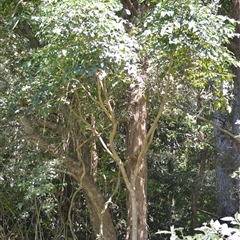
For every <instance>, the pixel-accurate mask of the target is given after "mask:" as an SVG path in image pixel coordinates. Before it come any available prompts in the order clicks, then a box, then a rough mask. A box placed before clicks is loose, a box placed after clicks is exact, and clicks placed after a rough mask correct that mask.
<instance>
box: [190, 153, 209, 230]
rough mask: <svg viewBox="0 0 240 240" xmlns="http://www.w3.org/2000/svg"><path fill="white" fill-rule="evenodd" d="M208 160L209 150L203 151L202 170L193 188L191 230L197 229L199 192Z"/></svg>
mask: <svg viewBox="0 0 240 240" xmlns="http://www.w3.org/2000/svg"><path fill="white" fill-rule="evenodd" d="M206 160H207V150H203V151H202V153H201V159H200V170H199V176H198V179H197V181H196V183H195V186H194V188H193V192H192V217H191V228H192V230H194V228H196V227H197V205H198V196H199V191H200V189H201V187H202V183H203V179H204V174H205V165H206Z"/></svg>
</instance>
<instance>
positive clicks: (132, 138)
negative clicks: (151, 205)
mask: <svg viewBox="0 0 240 240" xmlns="http://www.w3.org/2000/svg"><path fill="white" fill-rule="evenodd" d="M143 96H144V90H143V89H141V88H140V87H139V86H137V87H136V88H135V89H133V91H132V93H131V96H130V102H129V109H128V111H129V121H128V136H127V174H128V178H129V180H130V184H131V189H132V191H131V192H130V191H129V192H128V197H127V233H126V240H127V239H128V240H130V239H131V240H137V239H138V240H144V239H148V229H147V160H146V156H144V157H142V158H141V159H140V158H139V157H138V156H139V153H140V151H141V147H142V144H143V141H144V139H145V137H146V122H147V109H146V108H147V107H146V101H145V99H144V97H143Z"/></svg>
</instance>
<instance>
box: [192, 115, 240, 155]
mask: <svg viewBox="0 0 240 240" xmlns="http://www.w3.org/2000/svg"><path fill="white" fill-rule="evenodd" d="M196 118H197V119H199V120H201V121H203V122H206V123H208V124H210V125H212V126H213V127H215V128H216V129H217V130H219V131H220V132H222V133H224V134H226V135H227V136H229V137H230V138H231V139H232V140H233V142H234V143H235V144H236V146H237V148H238V150H239V151H240V140H239V139H238V138H237V137H236V136H235V135H233V134H232V133H231V132H229V131H227V130H226V129H223V128H221V127H219V126H217V125H216V124H214V123H213V122H212V121H209V120H207V119H206V118H204V117H201V116H199V115H198V116H196Z"/></svg>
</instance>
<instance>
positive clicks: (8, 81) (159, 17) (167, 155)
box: [0, 0, 239, 240]
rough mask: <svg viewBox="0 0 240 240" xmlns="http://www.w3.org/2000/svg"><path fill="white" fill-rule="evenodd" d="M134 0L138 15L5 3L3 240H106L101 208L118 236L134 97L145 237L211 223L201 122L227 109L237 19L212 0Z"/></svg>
mask: <svg viewBox="0 0 240 240" xmlns="http://www.w3.org/2000/svg"><path fill="white" fill-rule="evenodd" d="M122 2H125V1H122ZM132 2H133V3H136V2H135V1H132ZM138 4H139V5H138V9H137V8H136V9H137V12H138V13H137V14H136V16H134V14H135V13H134V11H133V10H132V9H127V7H126V6H125V5H124V4H122V3H121V2H120V1H117V0H111V1H104V0H102V1H89V0H81V1H77V0H68V1H67V0H61V1H58V0H31V1H24V0H23V1H8V0H2V1H1V2H0V16H1V19H0V47H1V49H2V54H1V56H0V108H1V111H0V134H1V139H0V149H1V152H0V189H1V191H0V210H1V211H0V236H1V238H2V239H30V240H31V239H93V238H94V236H95V237H96V236H98V237H99V239H102V238H101V237H102V236H103V235H104V234H105V232H104V231H105V230H104V227H105V226H102V225H104V222H103V221H104V220H108V221H109V218H108V212H107V211H108V210H109V216H111V220H112V221H110V222H111V223H113V226H114V229H115V230H116V233H117V234H116V235H117V238H118V239H123V238H124V237H125V236H126V229H127V228H128V227H129V226H128V225H129V223H128V220H127V212H128V211H129V205H128V203H126V199H128V195H129V192H130V193H131V191H129V186H128V178H127V176H128V177H129V175H128V174H129V173H128V171H129V170H128V166H127V165H128V164H129V159H128V151H129V150H128V149H127V143H128V141H129V139H128V137H129V131H130V130H129V129H128V125H127V122H129V119H130V120H131V119H134V118H135V117H136V115H131V112H130V110H129V109H130V108H129V105H131V104H133V105H134V103H136V105H137V103H138V99H139V98H142V99H144V101H145V102H146V104H147V115H148V120H147V124H146V125H147V127H146V132H147V133H146V138H145V139H144V141H143V144H142V149H143V150H141V152H140V155H141V156H142V157H144V156H146V159H147V165H148V178H147V179H145V180H144V184H146V185H147V188H148V199H147V206H148V219H147V224H148V231H149V236H150V237H151V239H159V235H157V234H156V232H157V231H158V229H165V230H167V229H169V227H170V226H172V225H174V226H184V227H185V231H186V232H187V233H190V232H192V230H193V228H195V227H196V224H198V225H199V224H201V223H203V222H205V221H210V219H212V218H217V206H216V203H217V201H216V193H215V192H216V190H215V174H214V139H213V130H212V126H211V124H212V122H211V121H209V120H207V119H211V118H212V114H213V112H214V111H217V110H219V111H222V112H223V113H224V112H226V113H227V112H231V101H232V95H231V94H232V88H233V82H232V73H231V68H230V67H231V66H236V67H237V66H238V64H239V63H238V61H237V60H236V59H235V57H234V55H233V54H232V53H231V52H230V51H229V50H228V48H227V47H226V46H227V44H229V41H230V40H231V39H233V38H234V37H236V34H235V21H234V20H233V19H230V18H228V17H227V16H223V15H218V10H219V8H218V7H219V6H218V3H217V2H216V1H203V2H202V1H195V0H183V1H173V0H163V1H153V0H151V1H139V3H138ZM220 13H221V11H220ZM132 96H134V98H133V99H131V100H130V98H131V97H132ZM138 114H139V115H141V112H139V113H138ZM201 119H203V122H202V121H200V120H201ZM115 123H116V126H115ZM206 123H207V124H206ZM144 154H145V155H144ZM146 171H147V170H146ZM125 173H126V175H125ZM85 179H87V180H85ZM129 179H131V177H129ZM147 180H148V181H147ZM129 182H130V183H131V181H130V180H129ZM88 184H89V185H90V186H89V185H88ZM133 189H134V188H133ZM95 190H96V191H95ZM91 191H92V192H91ZM93 191H95V192H93ZM94 194H96V195H97V196H94ZM130 195H131V194H130ZM94 199H95V201H96V202H94ZM99 199H100V200H99ZM102 200H103V204H102ZM99 202H100V203H99ZM98 203H99V205H101V204H102V205H101V206H98ZM93 206H94V207H96V209H94V208H93ZM99 209H100V210H99ZM107 209H108V210H107ZM98 210H99V212H98V213H97V211H98ZM105 212H106V214H105V215H106V216H105V215H104V214H103V213H105ZM95 215H96V216H97V217H96V218H95ZM102 215H103V216H104V217H106V219H102V217H101V216H102ZM98 221H99V222H98ZM95 224H96V225H100V226H97V227H96V225H95ZM211 226H213V227H212V228H216V226H217V227H218V228H220V227H219V226H218V225H217V223H215V225H214V224H213V223H211ZM107 227H109V229H110V228H111V226H110V225H109V226H107ZM201 230H203V231H204V232H207V234H208V233H209V232H208V230H209V228H207V227H205V228H201ZM96 231H97V232H96ZM174 231H175V230H174V228H172V238H171V239H178V238H174V234H175V232H174ZM209 231H210V232H211V231H212V230H211V229H210V230H209ZM216 231H218V229H216ZM164 233H167V232H164ZM211 234H212V232H211ZM224 235H225V234H224ZM207 236H209V235H207ZM214 236H215V235H214ZM112 239H113V240H114V239H115V238H112ZM186 239H189V238H186ZM195 239H205V238H199V236H198V238H197V237H196V238H195ZM206 239H208V238H206Z"/></svg>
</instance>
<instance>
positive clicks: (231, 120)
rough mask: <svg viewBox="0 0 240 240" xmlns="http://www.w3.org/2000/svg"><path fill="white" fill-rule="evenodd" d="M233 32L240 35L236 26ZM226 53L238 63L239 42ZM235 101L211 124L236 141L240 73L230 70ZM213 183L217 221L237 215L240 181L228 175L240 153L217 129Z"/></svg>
mask: <svg viewBox="0 0 240 240" xmlns="http://www.w3.org/2000/svg"><path fill="white" fill-rule="evenodd" d="M231 14H232V16H231V17H233V18H234V19H236V20H240V0H233V1H232V2H231ZM236 32H237V33H240V26H239V24H238V25H237V26H236ZM229 49H231V51H232V52H233V54H234V55H235V56H236V58H237V59H238V60H240V39H239V38H235V39H233V40H232V42H231V44H230V46H229ZM233 74H234V77H233V81H234V99H233V107H232V113H231V116H229V115H227V114H222V113H220V112H219V111H217V112H216V113H215V115H214V124H216V125H217V126H219V127H221V128H223V129H226V130H228V131H230V132H232V133H233V134H234V135H235V136H236V137H238V136H239V134H240V128H239V127H240V125H239V124H236V121H237V120H239V119H240V69H239V68H238V67H233ZM214 134H215V146H216V158H215V159H216V160H215V164H216V181H217V195H218V215H219V217H224V216H232V215H234V214H235V213H236V212H237V211H239V193H238V192H239V181H238V180H237V179H233V178H231V174H232V173H233V172H234V171H236V170H237V169H238V168H239V167H240V152H239V149H238V146H236V144H235V143H234V142H233V141H232V140H231V139H230V138H229V137H228V136H226V135H225V134H223V133H220V132H219V131H218V130H217V129H216V128H215V129H214Z"/></svg>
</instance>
